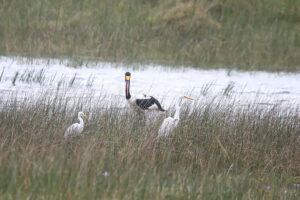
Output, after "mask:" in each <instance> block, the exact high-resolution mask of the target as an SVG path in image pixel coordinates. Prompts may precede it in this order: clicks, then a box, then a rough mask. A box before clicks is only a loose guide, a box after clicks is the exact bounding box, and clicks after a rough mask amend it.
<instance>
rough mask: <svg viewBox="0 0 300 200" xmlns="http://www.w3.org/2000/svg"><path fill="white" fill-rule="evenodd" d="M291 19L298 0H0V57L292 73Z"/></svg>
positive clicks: (295, 56)
mask: <svg viewBox="0 0 300 200" xmlns="http://www.w3.org/2000/svg"><path fill="white" fill-rule="evenodd" d="M299 13H300V3H299V0H285V1H282V0H273V1H268V0H251V1H249V0H238V1H232V0H222V1H215V0H213V1H211V0H193V1H192V0H188V1H183V0H175V1H174V0H163V1H158V0H150V1H140V0H121V1H119V0H105V1H97V0H83V1H73V0H64V1H60V0H54V1H48V0H30V1H27V2H26V3H24V2H21V1H16V0H13V1H6V0H2V1H0V19H2V20H0V37H1V42H0V53H1V54H2V55H3V54H5V55H23V56H29V57H71V58H73V59H74V60H75V61H76V62H83V60H86V59H90V60H93V59H99V58H101V59H103V60H106V61H119V62H129V63H131V62H141V63H149V62H152V63H159V64H167V65H172V66H176V65H177V66H178V65H185V66H194V67H201V68H220V67H221V68H224V67H226V68H237V69H244V70H269V71H297V70H299V63H300V60H299V44H300V43H299V41H300V39H299V38H300V36H299V32H300V31H299V30H300V25H299V23H298V22H299V19H300V16H299ZM82 56H83V57H84V58H82Z"/></svg>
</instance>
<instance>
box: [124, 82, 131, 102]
mask: <svg viewBox="0 0 300 200" xmlns="http://www.w3.org/2000/svg"><path fill="white" fill-rule="evenodd" d="M125 95H126V99H130V98H131V95H130V81H129V80H128V81H126V86H125Z"/></svg>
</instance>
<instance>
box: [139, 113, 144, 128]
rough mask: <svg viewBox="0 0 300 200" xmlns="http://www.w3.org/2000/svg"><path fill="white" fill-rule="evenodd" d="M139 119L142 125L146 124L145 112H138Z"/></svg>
mask: <svg viewBox="0 0 300 200" xmlns="http://www.w3.org/2000/svg"><path fill="white" fill-rule="evenodd" d="M138 120H139V124H140V125H141V126H143V127H144V126H146V116H145V113H144V112H138Z"/></svg>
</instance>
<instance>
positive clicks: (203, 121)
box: [0, 93, 300, 199]
mask: <svg viewBox="0 0 300 200" xmlns="http://www.w3.org/2000/svg"><path fill="white" fill-rule="evenodd" d="M103 98H105V97H103ZM70 101H71V100H70V99H68V98H65V97H64V95H61V94H57V95H56V96H53V94H51V93H49V94H45V95H41V96H40V97H39V98H38V99H34V98H32V99H30V98H27V99H24V100H21V102H17V101H13V102H9V101H6V102H3V101H2V100H1V110H0V118H1V120H0V180H1V181H0V199H27V198H29V199H43V198H45V199H297V198H298V197H299V195H300V188H299V182H300V179H299V174H300V171H299V164H300V163H299V156H298V155H299V154H300V149H299V145H300V139H299V137H300V136H299V130H300V126H299V125H300V117H299V109H295V110H291V109H290V110H289V109H283V108H281V107H280V106H274V107H272V108H271V109H263V108H260V107H258V106H255V105H248V106H246V107H240V108H239V107H238V106H236V105H235V104H233V105H227V106H224V105H223V104H222V103H221V102H220V103H217V104H212V103H203V102H200V104H199V105H198V106H197V107H196V108H191V107H186V108H185V109H184V110H183V112H182V116H181V119H182V120H181V121H180V124H179V126H178V128H177V129H176V130H175V132H174V133H173V134H172V135H171V136H170V137H169V138H166V139H163V140H160V141H157V140H155V137H156V136H157V130H158V128H159V126H160V124H161V122H162V119H163V117H164V116H158V117H156V118H155V119H153V120H151V123H146V124H144V123H140V122H139V118H138V116H136V115H135V114H134V113H132V111H130V110H128V109H126V108H115V107H112V106H111V105H113V104H114V103H113V102H115V104H116V105H117V104H119V101H117V100H116V99H115V100H112V101H113V102H112V104H111V105H107V104H103V103H102V101H100V100H99V102H97V103H94V104H91V101H92V100H91V99H83V98H78V99H75V100H74V99H73V100H72V102H70ZM80 110H83V111H84V112H86V113H87V114H88V115H89V116H90V119H89V120H88V121H87V123H86V127H85V130H84V135H83V136H80V137H74V138H69V139H64V138H63V133H64V131H65V129H66V128H67V127H68V126H69V125H70V124H71V123H74V121H75V120H76V116H77V112H78V111H80ZM91 113H93V114H92V115H91ZM142 124H143V125H142Z"/></svg>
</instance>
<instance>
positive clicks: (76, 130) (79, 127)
mask: <svg viewBox="0 0 300 200" xmlns="http://www.w3.org/2000/svg"><path fill="white" fill-rule="evenodd" d="M82 117H84V118H87V116H86V115H85V114H84V113H83V112H79V113H78V120H79V123H75V124H72V125H71V126H69V128H68V129H67V130H66V132H65V135H64V137H65V138H66V137H69V136H77V135H80V134H81V133H82V131H83V127H84V122H83V119H82Z"/></svg>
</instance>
